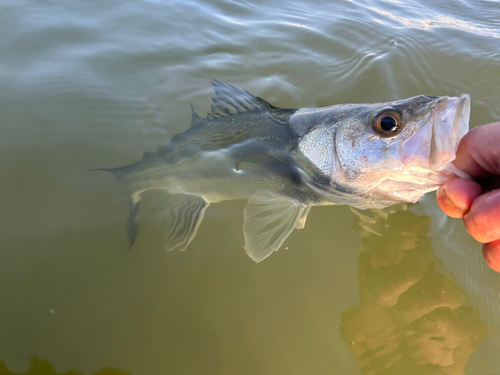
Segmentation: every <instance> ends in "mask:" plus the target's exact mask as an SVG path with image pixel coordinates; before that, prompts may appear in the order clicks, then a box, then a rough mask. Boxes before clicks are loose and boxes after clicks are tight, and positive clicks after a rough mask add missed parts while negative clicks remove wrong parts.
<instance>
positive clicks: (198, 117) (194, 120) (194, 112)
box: [189, 103, 203, 127]
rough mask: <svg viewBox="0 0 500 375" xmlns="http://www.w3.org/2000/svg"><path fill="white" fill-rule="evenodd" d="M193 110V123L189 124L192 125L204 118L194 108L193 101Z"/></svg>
mask: <svg viewBox="0 0 500 375" xmlns="http://www.w3.org/2000/svg"><path fill="white" fill-rule="evenodd" d="M191 111H193V116H192V117H191V125H189V126H190V127H191V126H194V125H196V124H197V123H199V122H200V121H202V120H203V119H202V118H201V117H200V116H198V114H197V113H196V111H195V110H194V107H193V103H191Z"/></svg>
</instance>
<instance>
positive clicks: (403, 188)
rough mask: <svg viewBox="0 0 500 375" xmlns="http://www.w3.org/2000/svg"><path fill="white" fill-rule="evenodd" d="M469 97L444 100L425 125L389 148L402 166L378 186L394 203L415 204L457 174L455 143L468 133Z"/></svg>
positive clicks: (464, 95)
mask: <svg viewBox="0 0 500 375" xmlns="http://www.w3.org/2000/svg"><path fill="white" fill-rule="evenodd" d="M469 115H470V98H469V96H468V95H467V94H463V95H461V96H460V97H444V98H443V100H441V101H440V102H439V103H438V104H437V105H436V107H435V108H434V109H433V111H432V113H431V115H430V116H429V119H428V120H427V121H426V123H425V124H424V125H423V126H422V127H421V128H420V129H419V130H418V131H417V132H416V133H415V134H414V135H413V136H411V137H410V138H408V139H407V140H405V141H404V142H401V143H400V144H397V145H395V146H394V148H393V149H392V152H391V153H392V154H393V155H394V156H396V155H399V159H400V160H401V167H400V168H398V169H397V170H394V171H393V172H392V173H390V174H389V175H388V176H387V179H385V180H384V181H383V182H381V183H380V185H379V186H378V187H377V190H378V191H379V192H383V193H384V195H386V196H391V197H392V198H393V199H394V200H400V201H404V202H411V203H414V202H416V201H418V200H419V199H420V198H421V197H422V196H423V195H424V194H425V193H427V192H430V191H434V190H436V189H437V188H438V187H439V186H440V185H442V184H444V183H445V182H446V181H448V180H449V179H450V178H452V177H453V176H455V175H457V174H460V171H458V170H457V168H456V167H454V166H453V163H452V162H453V160H455V157H456V150H457V148H458V143H459V142H460V140H461V139H462V137H463V136H464V135H465V134H466V133H467V131H468V130H469Z"/></svg>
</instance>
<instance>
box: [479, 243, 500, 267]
mask: <svg viewBox="0 0 500 375" xmlns="http://www.w3.org/2000/svg"><path fill="white" fill-rule="evenodd" d="M483 256H484V259H485V260H486V263H488V266H490V267H491V268H492V269H494V270H495V271H497V272H500V240H499V241H495V242H490V243H487V244H484V245H483Z"/></svg>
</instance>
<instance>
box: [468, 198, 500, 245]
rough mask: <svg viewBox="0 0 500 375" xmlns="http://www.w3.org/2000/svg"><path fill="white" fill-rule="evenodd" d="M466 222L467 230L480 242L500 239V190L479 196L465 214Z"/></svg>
mask: <svg viewBox="0 0 500 375" xmlns="http://www.w3.org/2000/svg"><path fill="white" fill-rule="evenodd" d="M464 223H465V229H467V232H469V234H470V235H471V236H472V237H474V238H475V239H476V240H477V241H479V242H483V243H488V242H493V241H496V240H500V190H493V191H491V192H489V193H486V194H483V195H481V196H480V197H479V198H477V199H476V200H475V201H474V203H473V204H472V207H471V209H470V211H469V212H468V213H467V214H466V215H465V216H464Z"/></svg>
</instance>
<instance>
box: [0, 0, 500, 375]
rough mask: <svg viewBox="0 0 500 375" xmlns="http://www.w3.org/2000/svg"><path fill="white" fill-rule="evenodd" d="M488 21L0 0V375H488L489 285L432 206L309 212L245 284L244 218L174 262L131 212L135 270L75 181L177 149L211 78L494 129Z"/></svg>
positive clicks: (495, 278) (392, 13)
mask: <svg viewBox="0 0 500 375" xmlns="http://www.w3.org/2000/svg"><path fill="white" fill-rule="evenodd" d="M499 20H500V4H499V3H498V2H496V1H487V0H481V1H479V0H476V1H466V0H464V1H456V2H449V1H427V0H411V1H404V2H403V1H401V2H400V1H396V0H393V1H374V0H364V1H362V0H356V1H326V0H315V1H305V0H295V1H287V2H285V1H277V0H271V1H252V2H250V1H201V0H197V1H189V0H188V1H146V0H142V1H139V0H134V1H132V0H122V1H114V0H110V1H106V2H99V1H86V2H82V1H75V0H67V1H50V0H44V1H42V0H39V1H37V0H19V1H15V2H12V1H5V0H0V35H1V36H0V99H1V100H0V114H1V121H0V124H1V125H0V126H1V129H2V136H1V137H0V146H1V147H0V170H1V171H2V178H1V179H0V191H1V192H2V194H1V195H0V200H1V201H0V205H1V207H2V215H0V233H1V246H0V248H1V250H0V300H1V305H0V360H1V361H2V362H3V363H4V364H5V366H3V364H2V362H0V372H1V371H4V372H6V371H8V372H7V373H20V372H23V371H27V369H28V368H30V366H31V369H32V372H33V373H35V374H45V373H47V374H50V373H54V372H55V373H61V372H66V371H70V370H71V371H73V372H74V373H82V374H94V373H96V372H97V371H102V373H103V374H124V373H128V374H134V375H136V374H137V375H140V374H141V375H142V374H147V375H149V374H151V375H154V374H217V375H219V374H273V375H275V374H276V375H278V374H287V375H289V374H349V375H350V374H375V373H376V374H401V373H406V374H420V373H422V374H439V373H447V374H463V373H465V374H496V373H499V370H498V369H499V368H500V358H499V357H498V355H497V354H498V352H499V351H500V336H499V335H498V333H497V330H498V327H499V326H500V318H499V317H500V307H499V306H500V275H498V274H495V273H494V272H493V271H491V270H489V269H488V268H487V267H486V266H485V264H484V263H483V261H482V257H481V255H480V248H481V247H480V244H478V243H476V242H474V241H473V240H472V239H470V238H469V237H468V236H467V235H466V233H465V231H464V229H463V225H462V224H461V223H460V222H459V221H456V220H451V219H446V218H445V217H444V216H443V215H442V214H441V213H440V211H439V209H438V207H437V205H436V203H435V198H434V197H433V195H432V194H430V195H429V196H427V197H426V199H425V200H424V201H423V202H422V203H419V204H417V205H415V206H412V207H410V208H409V210H407V211H398V212H395V213H393V214H391V215H389V217H388V218H387V219H385V218H383V217H380V216H377V215H375V214H372V213H364V215H366V216H364V217H361V216H356V215H355V214H354V213H353V212H352V211H351V210H350V209H349V208H348V207H345V206H338V207H335V206H333V207H321V208H313V209H312V211H311V213H310V215H309V218H308V221H307V225H306V227H305V229H303V230H300V231H294V232H293V233H292V235H291V236H290V237H289V238H288V239H287V241H286V242H285V243H284V245H283V246H282V250H280V251H279V252H278V253H276V254H273V255H272V256H271V257H269V258H268V259H266V260H265V261H264V262H262V263H260V264H258V265H256V264H255V263H253V262H252V261H251V260H250V258H248V256H247V255H246V253H245V252H244V251H243V234H242V229H241V228H242V224H243V215H242V211H243V207H244V205H245V202H243V201H232V202H223V203H220V204H216V205H212V206H211V207H210V208H209V209H208V210H207V212H206V215H205V220H204V222H203V223H202V225H201V226H200V229H199V231H198V235H197V237H196V238H195V240H194V241H193V242H192V243H191V245H190V247H189V248H188V250H187V251H185V252H172V253H168V254H166V253H165V251H164V249H163V242H162V231H163V230H164V229H163V228H162V227H161V222H160V221H159V220H158V219H157V218H158V214H159V212H158V207H157V206H156V205H155V202H154V200H149V201H148V200H144V201H143V202H144V204H143V205H142V208H141V211H140V213H139V217H138V219H139V220H140V222H141V231H140V233H139V236H138V238H137V242H136V244H135V246H134V248H133V250H131V251H128V250H127V236H126V231H125V221H126V218H127V215H128V204H127V196H126V193H125V191H124V190H123V187H122V186H121V185H120V184H119V183H118V182H117V181H116V180H115V179H114V178H113V177H112V176H110V175H107V174H103V173H92V172H88V169H92V168H106V167H108V168H111V167H117V166H122V165H126V164H129V163H131V162H134V161H137V160H138V159H140V158H141V156H142V154H143V153H144V152H146V151H149V152H154V151H155V150H156V149H157V148H158V147H161V146H163V145H165V144H166V143H167V142H168V141H169V140H170V139H171V138H172V137H173V136H174V135H175V134H176V133H178V132H182V131H184V130H185V129H186V128H187V127H188V126H189V122H190V118H191V109H190V106H189V105H190V103H193V105H194V107H195V108H196V110H197V111H198V113H200V114H203V113H206V112H208V111H209V108H210V104H211V100H210V98H211V96H212V92H211V87H210V84H209V82H210V80H211V79H217V80H219V81H223V82H228V83H232V84H234V85H236V86H238V87H244V88H245V89H247V90H248V91H250V92H252V93H253V94H255V95H258V96H260V97H262V98H265V99H266V100H268V101H269V102H271V103H272V104H274V105H277V106H281V107H285V108H299V107H318V106H327V105H332V104H337V103H346V102H381V101H389V100H394V99H400V98H405V97H409V96H413V95H419V94H427V95H450V96H451V95H459V94H461V93H468V94H470V95H471V100H472V111H471V116H472V117H471V126H478V125H480V124H483V123H487V122H492V121H499V120H500V106H499V100H498V99H499V97H498V87H499V86H500V48H499V47H500V21H499ZM363 218H364V219H363ZM374 232H376V233H378V234H381V235H382V236H379V235H377V234H374ZM44 366H45V367H44ZM7 369H8V370H7ZM33 369H34V370H33ZM103 369H104V370H103ZM30 371H31V370H30ZM51 371H52V372H51ZM104 371H108V372H104ZM72 374H73V373H72Z"/></svg>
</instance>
